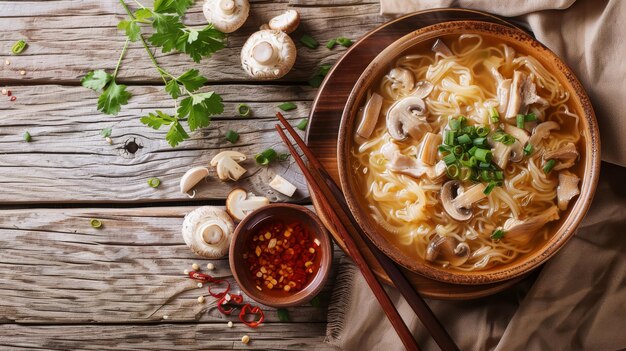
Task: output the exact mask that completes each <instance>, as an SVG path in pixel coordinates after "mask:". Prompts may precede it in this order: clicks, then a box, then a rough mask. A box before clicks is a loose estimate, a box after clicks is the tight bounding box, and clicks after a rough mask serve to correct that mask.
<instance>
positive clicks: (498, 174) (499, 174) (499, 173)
mask: <svg viewBox="0 0 626 351" xmlns="http://www.w3.org/2000/svg"><path fill="white" fill-rule="evenodd" d="M494 173H495V175H496V179H497V180H503V179H504V172H502V171H495V172H494Z"/></svg>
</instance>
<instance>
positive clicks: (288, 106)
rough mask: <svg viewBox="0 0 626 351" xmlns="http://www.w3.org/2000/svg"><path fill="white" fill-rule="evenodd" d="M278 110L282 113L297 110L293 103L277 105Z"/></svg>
mask: <svg viewBox="0 0 626 351" xmlns="http://www.w3.org/2000/svg"><path fill="white" fill-rule="evenodd" d="M278 108H279V109H281V110H283V111H291V110H295V109H296V108H298V106H297V105H296V104H294V103H293V102H283V103H282V104H280V105H278Z"/></svg>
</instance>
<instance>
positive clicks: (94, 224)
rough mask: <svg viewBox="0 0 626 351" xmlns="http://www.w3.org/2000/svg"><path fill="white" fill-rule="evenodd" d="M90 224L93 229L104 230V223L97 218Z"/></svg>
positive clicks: (90, 221)
mask: <svg viewBox="0 0 626 351" xmlns="http://www.w3.org/2000/svg"><path fill="white" fill-rule="evenodd" d="M89 224H90V225H91V227H93V228H96V229H100V228H102V221H101V220H99V219H97V218H92V219H91V220H89Z"/></svg>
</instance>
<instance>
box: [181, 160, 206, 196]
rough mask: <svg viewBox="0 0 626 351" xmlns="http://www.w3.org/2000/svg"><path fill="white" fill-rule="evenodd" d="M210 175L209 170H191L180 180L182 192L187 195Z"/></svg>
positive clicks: (198, 168)
mask: <svg viewBox="0 0 626 351" xmlns="http://www.w3.org/2000/svg"><path fill="white" fill-rule="evenodd" d="M208 175H209V169H208V168H206V167H202V166H197V167H193V168H191V169H189V170H188V171H187V172H185V174H184V175H183V177H182V178H180V192H181V193H183V194H187V193H188V192H189V190H191V189H192V188H193V187H194V186H196V184H198V183H199V182H200V181H201V180H202V179H204V178H206V177H207V176H208Z"/></svg>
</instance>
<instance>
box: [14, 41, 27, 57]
mask: <svg viewBox="0 0 626 351" xmlns="http://www.w3.org/2000/svg"><path fill="white" fill-rule="evenodd" d="M27 46H28V44H26V42H25V41H24V40H18V41H17V42H16V43H15V44H13V46H12V47H11V53H13V55H19V54H21V53H22V51H24V49H26V47H27Z"/></svg>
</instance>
